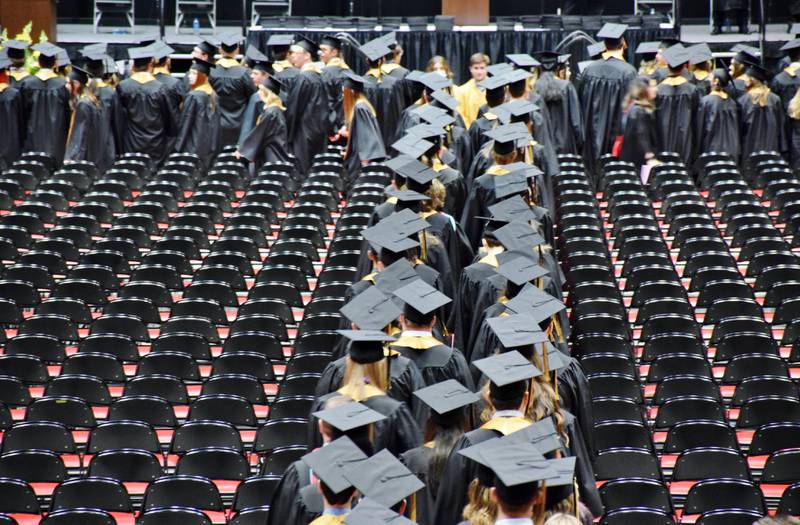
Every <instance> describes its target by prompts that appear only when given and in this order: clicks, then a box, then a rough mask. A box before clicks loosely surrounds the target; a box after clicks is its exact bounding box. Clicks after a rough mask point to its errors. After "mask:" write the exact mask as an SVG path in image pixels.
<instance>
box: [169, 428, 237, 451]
mask: <svg viewBox="0 0 800 525" xmlns="http://www.w3.org/2000/svg"><path fill="white" fill-rule="evenodd" d="M209 447H213V448H226V449H230V450H233V451H236V452H239V453H241V452H243V451H244V445H243V444H242V438H241V435H240V434H239V431H238V430H237V429H236V427H234V426H233V425H232V424H230V423H227V422H225V421H200V420H198V421H187V422H186V423H184V424H182V425H181V426H180V427H178V428H177V429H175V432H174V433H173V434H172V441H171V443H170V448H169V451H170V454H183V453H185V452H188V451H190V450H195V449H201V448H209Z"/></svg>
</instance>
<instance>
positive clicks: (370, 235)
mask: <svg viewBox="0 0 800 525" xmlns="http://www.w3.org/2000/svg"><path fill="white" fill-rule="evenodd" d="M398 193H399V192H398ZM414 193H416V192H414ZM381 222H383V221H381ZM361 235H362V236H363V237H364V238H365V239H366V240H367V242H369V243H370V245H371V246H372V248H373V249H374V250H375V251H376V252H379V251H380V250H382V249H386V250H389V251H391V252H394V253H400V252H402V251H405V250H409V249H411V248H416V247H417V246H419V242H418V241H415V240H414V239H409V238H408V237H407V236H404V235H402V234H401V233H400V232H398V231H396V230H395V229H394V228H393V227H392V225H390V224H386V223H384V224H381V223H378V224H376V225H375V226H371V227H369V228H367V229H365V230H363V231H362V232H361Z"/></svg>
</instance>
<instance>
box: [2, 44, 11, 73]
mask: <svg viewBox="0 0 800 525" xmlns="http://www.w3.org/2000/svg"><path fill="white" fill-rule="evenodd" d="M11 64H12V62H11V59H10V58H8V53H7V52H6V50H5V49H0V70H3V69H8V68H9V67H11Z"/></svg>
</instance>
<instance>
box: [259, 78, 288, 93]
mask: <svg viewBox="0 0 800 525" xmlns="http://www.w3.org/2000/svg"><path fill="white" fill-rule="evenodd" d="M261 85H262V86H264V87H265V88H267V89H269V90H270V91H272V92H273V93H275V94H276V95H278V94H279V93H280V92H281V89H283V88H284V86H283V83H282V82H281V81H280V80H278V79H277V78H275V77H274V76H272V75H270V76H268V77H267V78H265V79H264V80H263V81H262V82H261Z"/></svg>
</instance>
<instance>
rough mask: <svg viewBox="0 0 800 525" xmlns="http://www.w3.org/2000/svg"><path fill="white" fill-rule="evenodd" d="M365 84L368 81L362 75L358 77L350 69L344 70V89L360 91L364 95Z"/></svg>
mask: <svg viewBox="0 0 800 525" xmlns="http://www.w3.org/2000/svg"><path fill="white" fill-rule="evenodd" d="M365 82H366V80H365V79H364V77H362V76H361V75H356V74H355V73H353V72H352V71H351V70H349V69H345V70H344V77H343V78H342V87H346V88H347V89H352V90H353V91H358V92H359V93H363V92H364V83H365Z"/></svg>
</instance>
